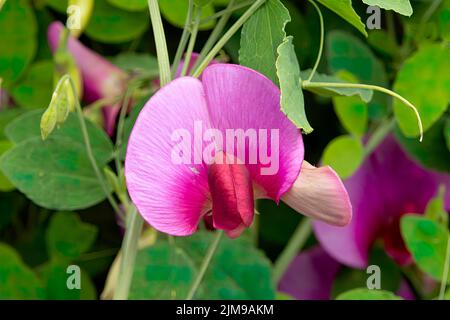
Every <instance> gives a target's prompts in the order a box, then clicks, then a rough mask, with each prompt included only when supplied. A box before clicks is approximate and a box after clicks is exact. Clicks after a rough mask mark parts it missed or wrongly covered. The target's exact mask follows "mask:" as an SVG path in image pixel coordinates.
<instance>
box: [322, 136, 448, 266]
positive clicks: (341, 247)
mask: <svg viewBox="0 0 450 320" xmlns="http://www.w3.org/2000/svg"><path fill="white" fill-rule="evenodd" d="M344 184H345V186H346V188H347V190H348V193H349V196H350V199H351V202H352V205H353V209H354V212H353V219H352V221H351V223H350V224H349V225H348V226H346V227H344V228H334V227H332V226H329V225H326V224H323V223H321V222H315V224H314V230H315V234H316V236H317V238H318V240H319V241H320V243H321V244H322V246H323V248H324V249H325V250H326V251H327V252H328V253H329V254H330V255H331V256H333V257H334V258H335V259H336V260H338V261H340V262H341V263H343V264H345V265H348V266H352V267H357V268H363V267H365V266H366V265H367V259H368V253H369V251H370V248H371V247H372V245H373V243H374V242H375V241H376V240H378V239H383V240H384V246H385V250H386V252H387V254H388V255H389V256H391V257H392V258H393V259H394V260H395V261H396V262H397V263H398V264H400V265H405V264H408V263H410V262H411V256H410V254H409V252H408V250H407V249H406V247H405V244H404V242H403V239H402V237H401V233H400V226H399V224H400V218H401V217H402V216H403V215H404V214H407V213H423V212H424V211H425V208H426V206H427V204H428V202H429V201H430V200H431V199H432V198H433V197H434V196H436V195H437V192H438V188H439V185H440V184H446V186H447V193H446V199H445V203H446V204H445V205H446V209H447V210H449V209H450V175H448V174H440V173H436V172H433V171H429V170H425V169H424V168H422V167H421V166H419V165H418V164H417V163H415V162H414V161H412V160H411V159H410V158H408V156H407V154H406V153H405V152H404V151H403V150H402V149H401V147H400V146H399V145H398V143H397V141H396V140H395V138H394V137H393V136H389V137H387V138H386V139H385V140H384V141H383V142H382V143H381V144H380V145H379V146H378V148H377V149H376V150H375V152H374V153H373V154H372V155H371V156H370V157H369V158H368V159H367V160H366V161H365V162H364V164H363V165H362V166H361V168H360V169H359V170H358V171H357V172H356V173H355V174H354V175H353V176H352V177H351V178H349V179H348V180H346V181H345V183H344Z"/></svg>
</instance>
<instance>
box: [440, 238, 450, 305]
mask: <svg viewBox="0 0 450 320" xmlns="http://www.w3.org/2000/svg"><path fill="white" fill-rule="evenodd" d="M449 265H450V236H448V240H447V254H446V256H445V264H444V272H443V273H442V280H441V289H440V290H439V300H444V299H445V288H446V286H447V281H448V269H449Z"/></svg>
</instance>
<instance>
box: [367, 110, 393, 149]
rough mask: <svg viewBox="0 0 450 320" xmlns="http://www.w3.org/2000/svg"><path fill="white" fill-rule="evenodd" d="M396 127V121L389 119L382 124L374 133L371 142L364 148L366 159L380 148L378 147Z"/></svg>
mask: <svg viewBox="0 0 450 320" xmlns="http://www.w3.org/2000/svg"><path fill="white" fill-rule="evenodd" d="M394 126H395V119H389V120H387V121H384V122H382V123H381V124H380V125H379V126H378V128H377V129H376V130H375V131H374V132H373V133H372V135H371V136H370V139H369V141H367V144H366V146H365V148H364V157H366V158H367V157H368V156H370V155H371V154H372V152H373V151H374V150H375V149H376V148H377V147H378V145H379V144H380V143H381V142H382V141H383V140H384V138H385V137H386V136H387V135H388V134H389V132H391V131H392V129H393V128H394Z"/></svg>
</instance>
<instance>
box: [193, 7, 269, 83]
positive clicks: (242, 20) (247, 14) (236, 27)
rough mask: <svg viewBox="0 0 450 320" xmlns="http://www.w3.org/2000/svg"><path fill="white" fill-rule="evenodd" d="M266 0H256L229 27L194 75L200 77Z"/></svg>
mask: <svg viewBox="0 0 450 320" xmlns="http://www.w3.org/2000/svg"><path fill="white" fill-rule="evenodd" d="M264 2H266V0H256V1H255V3H254V4H253V5H252V6H251V7H250V8H248V10H247V11H245V13H244V14H243V15H242V16H241V17H240V18H239V19H238V20H237V21H236V22H235V23H234V24H233V25H232V26H231V28H230V29H228V31H227V32H225V34H224V35H223V36H222V38H220V40H219V41H218V42H217V43H216V45H215V46H214V47H213V48H212V49H211V51H210V52H209V53H208V54H207V55H206V57H205V59H203V61H202V62H201V64H200V65H199V66H198V67H197V68H196V69H195V72H194V73H193V74H192V76H193V77H196V78H198V77H199V76H200V74H201V73H202V72H203V70H204V69H205V68H206V67H207V66H208V65H209V63H210V62H211V61H212V60H213V59H214V57H215V56H216V55H217V53H219V51H220V50H221V49H222V48H223V46H224V45H225V44H226V43H227V42H228V40H230V39H231V37H232V36H233V35H234V34H235V33H236V32H237V31H238V30H239V28H240V27H242V25H243V24H244V23H245V22H246V21H247V20H248V18H250V17H251V15H252V14H253V13H255V11H256V10H258V9H259V7H260V6H261V5H263V4H264Z"/></svg>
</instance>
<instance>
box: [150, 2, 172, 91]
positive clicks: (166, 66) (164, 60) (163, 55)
mask: <svg viewBox="0 0 450 320" xmlns="http://www.w3.org/2000/svg"><path fill="white" fill-rule="evenodd" d="M148 9H149V11H150V19H151V21H152V28H153V35H154V37H155V44H156V54H157V56H158V65H159V78H160V83H161V87H163V86H165V85H166V84H168V83H169V82H170V78H171V77H170V75H171V73H170V62H169V54H168V52H167V43H166V36H165V34H164V27H163V24H162V20H161V13H160V12H159V6H158V0H148Z"/></svg>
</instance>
